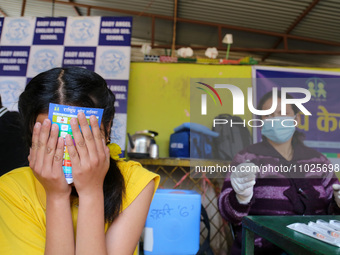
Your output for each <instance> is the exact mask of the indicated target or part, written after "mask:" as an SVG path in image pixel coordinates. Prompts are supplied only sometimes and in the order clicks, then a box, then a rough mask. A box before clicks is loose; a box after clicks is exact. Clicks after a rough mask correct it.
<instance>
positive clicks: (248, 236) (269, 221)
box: [242, 215, 340, 255]
mask: <svg viewBox="0 0 340 255" xmlns="http://www.w3.org/2000/svg"><path fill="white" fill-rule="evenodd" d="M317 219H323V220H325V221H329V220H330V219H334V220H340V216H334V215H315V216H246V217H244V218H243V220H242V243H243V245H242V254H243V255H249V254H254V234H257V235H259V236H261V237H263V238H265V239H267V240H268V241H270V242H272V243H273V244H275V245H277V246H278V247H280V248H282V249H284V250H285V251H286V252H288V253H289V254H291V255H308V254H323V255H336V254H340V248H339V247H336V246H333V245H330V244H327V243H324V242H322V241H319V240H317V239H314V238H312V237H309V236H307V235H304V234H302V233H299V232H296V231H294V230H292V229H289V228H287V225H289V224H291V223H296V222H300V223H308V222H309V221H313V222H315V221H316V220H317Z"/></svg>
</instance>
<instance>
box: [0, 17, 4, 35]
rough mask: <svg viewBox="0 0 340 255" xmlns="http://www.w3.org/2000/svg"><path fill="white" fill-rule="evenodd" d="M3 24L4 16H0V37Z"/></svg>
mask: <svg viewBox="0 0 340 255" xmlns="http://www.w3.org/2000/svg"><path fill="white" fill-rule="evenodd" d="M3 26H4V18H1V17H0V38H1V33H2V28H3Z"/></svg>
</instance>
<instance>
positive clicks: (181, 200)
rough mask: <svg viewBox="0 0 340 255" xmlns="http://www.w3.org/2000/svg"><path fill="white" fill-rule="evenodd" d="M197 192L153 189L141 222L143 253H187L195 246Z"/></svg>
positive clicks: (197, 241)
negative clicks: (144, 218) (142, 222)
mask: <svg viewBox="0 0 340 255" xmlns="http://www.w3.org/2000/svg"><path fill="white" fill-rule="evenodd" d="M200 216H201V195H200V194H198V193H197V192H196V191H192V190H174V189H159V190H157V191H156V193H155V196H154V198H153V201H152V203H151V206H150V210H149V213H148V216H147V219H146V223H145V232H144V233H145V234H144V254H146V255H148V254H157V255H170V254H171V255H177V254H178V255H191V254H196V253H197V251H198V250H199V241H200Z"/></svg>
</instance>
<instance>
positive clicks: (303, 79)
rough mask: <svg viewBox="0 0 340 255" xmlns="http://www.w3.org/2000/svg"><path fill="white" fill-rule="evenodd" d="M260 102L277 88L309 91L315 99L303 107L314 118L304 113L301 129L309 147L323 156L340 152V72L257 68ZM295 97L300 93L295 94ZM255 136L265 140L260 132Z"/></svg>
mask: <svg viewBox="0 0 340 255" xmlns="http://www.w3.org/2000/svg"><path fill="white" fill-rule="evenodd" d="M255 78H256V85H255V86H256V102H257V104H258V102H259V100H260V99H261V97H262V96H263V95H264V94H265V93H267V92H269V91H271V90H272V88H273V87H278V88H279V89H280V88H288V87H298V88H305V89H307V90H309V92H310V93H311V99H310V100H309V101H308V102H306V103H304V104H303V105H304V106H305V107H306V108H307V109H308V111H310V112H311V114H312V115H310V116H306V115H303V114H301V123H300V125H299V126H298V130H299V131H300V132H302V133H304V134H305V144H306V145H307V146H309V147H313V148H315V149H317V150H318V151H320V152H322V153H336V154H338V153H340V101H339V82H340V73H335V72H334V73H331V72H322V71H314V70H313V71H311V70H297V69H284V68H277V69H274V68H263V69H261V68H255ZM291 95H292V96H293V97H295V98H299V97H300V96H301V95H300V96H299V95H298V94H294V93H291ZM254 134H255V135H256V137H255V139H254V140H255V141H260V140H261V133H260V129H259V128H258V129H257V130H256V131H255V132H254Z"/></svg>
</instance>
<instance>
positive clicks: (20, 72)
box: [0, 46, 30, 76]
mask: <svg viewBox="0 0 340 255" xmlns="http://www.w3.org/2000/svg"><path fill="white" fill-rule="evenodd" d="M29 53H30V47H28V46H27V47H26V46H1V48H0V74H1V76H26V70H27V63H28V57H29Z"/></svg>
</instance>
